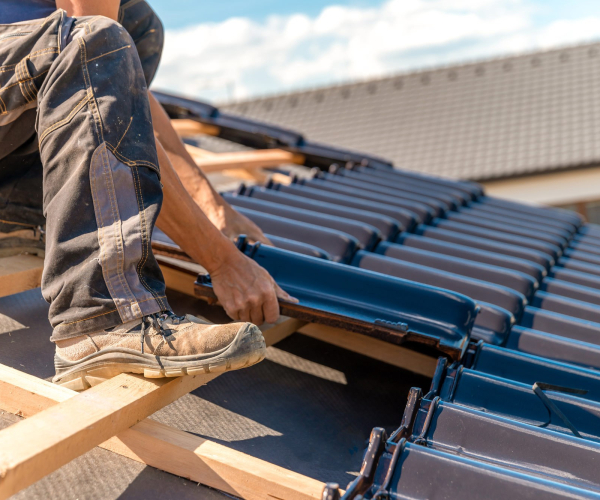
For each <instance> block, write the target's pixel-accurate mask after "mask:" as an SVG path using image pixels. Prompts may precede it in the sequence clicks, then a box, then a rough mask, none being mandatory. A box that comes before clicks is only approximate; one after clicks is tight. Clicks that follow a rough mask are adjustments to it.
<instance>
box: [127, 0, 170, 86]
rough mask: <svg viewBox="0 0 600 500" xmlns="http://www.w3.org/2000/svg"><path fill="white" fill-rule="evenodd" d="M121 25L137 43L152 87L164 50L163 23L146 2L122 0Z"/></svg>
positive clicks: (148, 81)
mask: <svg viewBox="0 0 600 500" xmlns="http://www.w3.org/2000/svg"><path fill="white" fill-rule="evenodd" d="M119 23H121V25H122V26H123V27H124V28H125V29H126V30H127V31H128V33H129V34H130V35H131V38H132V39H133V41H134V43H135V47H136V50H137V52H138V56H139V58H140V61H141V63H142V69H143V71H144V78H145V79H146V85H148V86H150V83H151V82H152V80H153V78H154V75H155V74H156V70H157V69H158V63H159V62H160V56H161V54H162V49H163V43H164V29H163V25H162V22H161V21H160V19H159V17H158V16H157V15H156V13H155V12H154V11H153V10H152V8H151V7H150V5H148V2H146V1H145V0H122V1H121V8H120V9H119Z"/></svg>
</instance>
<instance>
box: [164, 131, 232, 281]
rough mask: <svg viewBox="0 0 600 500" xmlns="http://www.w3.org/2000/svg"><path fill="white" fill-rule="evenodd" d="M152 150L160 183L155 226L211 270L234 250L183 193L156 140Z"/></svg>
mask: <svg viewBox="0 0 600 500" xmlns="http://www.w3.org/2000/svg"><path fill="white" fill-rule="evenodd" d="M156 149H157V152H158V162H159V165H160V171H161V181H162V184H163V205H162V209H161V211H160V215H159V217H158V221H157V225H158V227H159V228H160V229H161V230H162V231H164V232H165V233H166V234H167V236H169V237H170V238H171V239H172V240H173V241H174V242H175V243H177V244H178V245H179V246H180V247H181V249H182V250H183V251H185V252H186V253H187V254H188V255H189V256H190V257H192V259H194V261H196V262H197V263H198V264H200V265H202V266H203V267H205V268H206V270H207V271H208V272H214V270H216V269H218V268H220V267H221V265H222V264H223V263H224V262H225V261H226V260H227V259H228V258H230V256H231V252H238V250H237V248H236V247H235V246H234V245H233V243H232V242H231V241H229V240H228V239H227V238H226V237H225V236H224V235H223V234H222V233H221V232H220V231H219V230H218V229H217V228H216V227H215V226H214V225H213V224H212V223H211V222H210V221H209V220H208V218H207V217H206V215H204V213H203V212H202V210H201V209H200V207H199V206H198V205H197V204H196V203H195V202H194V200H193V199H192V198H191V197H190V195H189V194H188V193H187V192H186V190H185V188H184V187H183V184H182V183H181V181H180V180H179V178H178V177H177V174H176V173H175V170H174V169H173V167H172V165H171V162H170V161H169V158H168V157H167V155H166V153H165V150H164V149H163V147H162V146H161V143H160V142H159V141H156Z"/></svg>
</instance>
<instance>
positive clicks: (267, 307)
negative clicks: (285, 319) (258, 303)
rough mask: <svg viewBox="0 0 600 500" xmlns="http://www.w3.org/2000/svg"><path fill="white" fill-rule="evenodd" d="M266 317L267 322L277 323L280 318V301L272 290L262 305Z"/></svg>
mask: <svg viewBox="0 0 600 500" xmlns="http://www.w3.org/2000/svg"><path fill="white" fill-rule="evenodd" d="M262 310H263V313H264V318H265V321H266V322H267V323H275V322H276V321H277V320H278V319H279V302H278V301H277V296H276V295H275V294H274V293H272V292H271V294H270V295H269V297H268V298H267V300H266V301H265V302H264V304H263V306H262Z"/></svg>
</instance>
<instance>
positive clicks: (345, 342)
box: [298, 323, 437, 377]
mask: <svg viewBox="0 0 600 500" xmlns="http://www.w3.org/2000/svg"><path fill="white" fill-rule="evenodd" d="M298 332H299V333H301V334H303V335H307V336H309V337H312V338H315V339H318V340H321V341H323V342H327V343H329V344H333V345H336V346H338V347H342V348H343V349H348V350H349V351H352V352H356V353H358V354H363V355H364V356H368V357H370V358H373V359H377V360H379V361H383V362H384V363H388V364H390V365H394V366H398V367H399V368H403V369H405V370H408V371H411V372H413V373H418V374H419V375H425V376H427V377H432V376H433V373H434V371H435V366H436V363H437V358H434V357H431V356H427V355H425V354H421V353H419V352H415V351H412V350H410V349H407V348H405V347H400V346H398V345H395V344H390V343H389V342H384V341H383V340H379V339H376V338H373V337H367V336H365V335H362V334H360V333H355V332H351V331H348V330H343V329H341V328H335V327H332V326H326V325H319V324H316V323H309V324H307V325H306V326H304V327H302V328H299V329H298Z"/></svg>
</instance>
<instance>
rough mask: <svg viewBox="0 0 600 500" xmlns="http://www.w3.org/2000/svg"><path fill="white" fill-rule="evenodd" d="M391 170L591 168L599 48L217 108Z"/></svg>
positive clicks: (491, 174)
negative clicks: (375, 159)
mask: <svg viewBox="0 0 600 500" xmlns="http://www.w3.org/2000/svg"><path fill="white" fill-rule="evenodd" d="M221 109H223V110H227V111H230V112H234V113H239V114H241V115H244V116H248V117H252V118H256V119H260V120H263V121H267V122H272V123H276V124H279V125H283V126H286V127H290V128H294V129H297V130H299V131H300V132H302V133H304V134H305V136H306V137H307V138H309V139H314V140H318V141H319V142H324V143H329V144H332V145H337V146H343V147H347V148H352V149H355V150H362V151H364V152H368V153H372V154H377V155H380V156H383V157H386V158H389V159H391V160H393V161H394V164H395V165H396V166H398V167H402V168H407V169H411V170H416V171H420V172H426V173H431V174H438V175H442V176H446V177H455V178H464V179H474V180H484V179H491V178H499V177H510V176H516V175H523V174H530V173H536V172H541V171H548V170H558V169H566V168H571V167H575V166H582V165H590V164H597V163H600V43H594V44H587V45H580V46H575V47H568V48H563V49H559V50H549V51H545V52H537V53H530V54H526V55H519V56H514V57H507V58H498V59H493V60H487V61H480V62H477V63H470V64H464V65H458V66H447V67H444V68H438V69H433V70H427V71H419V72H413V73H405V74H400V75H396V76H394V77H388V78H382V79H378V80H370V81H365V82H360V83H355V84H347V85H339V86H335V87H327V88H322V89H316V90H311V91H306V92H297V93H290V94H286V95H280V96H274V97H266V98H260V99H255V100H250V101H245V102H239V103H234V104H229V105H226V106H221Z"/></svg>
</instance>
